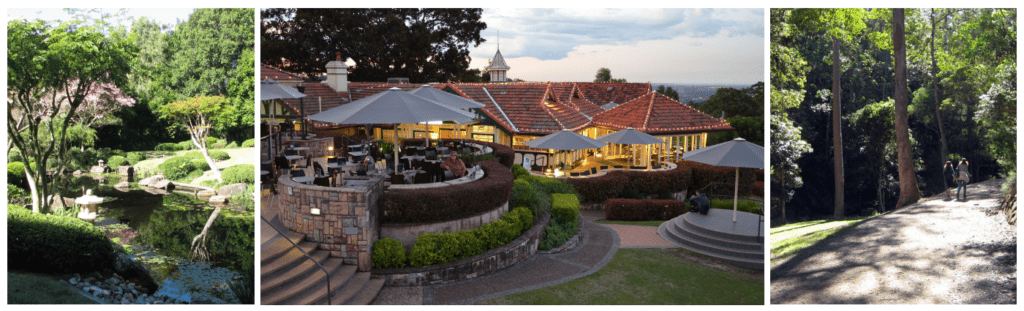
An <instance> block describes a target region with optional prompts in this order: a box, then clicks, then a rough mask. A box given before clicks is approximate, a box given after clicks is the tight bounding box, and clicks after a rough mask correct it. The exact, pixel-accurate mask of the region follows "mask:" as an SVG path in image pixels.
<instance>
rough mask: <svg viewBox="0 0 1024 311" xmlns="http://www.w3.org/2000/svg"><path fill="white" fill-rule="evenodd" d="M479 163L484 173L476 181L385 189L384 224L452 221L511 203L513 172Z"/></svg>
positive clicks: (488, 163) (383, 198)
mask: <svg viewBox="0 0 1024 311" xmlns="http://www.w3.org/2000/svg"><path fill="white" fill-rule="evenodd" d="M479 165H480V167H481V168H482V169H483V170H484V173H485V175H484V177H483V178H481V179H480V180H477V181H473V182H469V183H465V184H460V185H454V186H446V187H438V188H426V189H401V190H399V189H392V190H390V191H387V192H385V193H384V195H383V196H382V197H381V199H380V202H379V207H380V220H381V223H384V224H388V223H391V224H396V223H432V222H442V221H449V220H454V219H461V218H466V217H469V216H473V215H478V214H481V213H484V212H487V211H491V210H494V209H495V208H497V207H499V206H501V205H503V204H505V202H508V201H509V197H510V195H511V193H512V171H511V170H509V169H508V168H507V167H504V166H502V165H501V164H499V163H498V162H497V161H495V160H490V161H484V162H480V163H479Z"/></svg>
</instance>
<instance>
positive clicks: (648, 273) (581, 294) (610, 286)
mask: <svg viewBox="0 0 1024 311" xmlns="http://www.w3.org/2000/svg"><path fill="white" fill-rule="evenodd" d="M682 252H683V251H682V250H681V249H622V248H620V249H619V250H618V252H616V253H615V257H614V258H613V259H612V261H611V262H609V263H608V265H606V266H604V268H601V270H598V271H597V272H596V273H594V274H591V275H589V276H586V277H583V278H579V279H576V280H572V281H569V282H566V283H562V284H559V285H555V286H551V287H545V288H541V289H536V290H532V291H528V292H523V293H518V294H514V295H509V296H505V297H500V298H495V299H492V300H488V301H487V302H485V303H487V304H503V305H725V304H749V305H759V304H762V303H764V279H762V278H756V277H751V276H747V275H742V274H738V273H733V272H728V271H723V270H720V269H715V268H711V267H706V266H703V265H700V264H697V263H694V262H691V261H688V260H684V259H681V258H679V257H677V256H678V255H683V254H681V253H682ZM677 253H678V254H677Z"/></svg>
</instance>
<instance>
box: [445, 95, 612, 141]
mask: <svg viewBox="0 0 1024 311" xmlns="http://www.w3.org/2000/svg"><path fill="white" fill-rule="evenodd" d="M447 86H450V87H451V88H452V89H453V90H455V91H456V92H457V93H459V94H460V95H463V96H464V97H467V98H469V99H472V100H475V101H477V102H480V103H482V104H484V105H485V106H486V107H484V108H482V109H481V111H482V112H483V113H484V114H486V115H487V116H488V117H490V118H491V119H493V120H495V122H496V123H498V125H500V126H501V127H503V128H505V129H506V130H508V131H509V132H512V133H519V134H536V135H546V134H550V133H554V132H557V131H560V130H563V129H569V130H572V131H577V130H580V129H582V128H584V127H586V126H588V125H589V124H590V119H589V118H587V116H586V115H585V114H583V113H581V111H580V109H579V108H577V107H578V106H583V105H587V104H589V105H591V106H593V104H590V103H589V102H586V101H584V100H582V99H578V100H577V101H564V100H559V96H560V94H562V97H563V98H566V99H568V98H569V95H570V93H569V92H567V91H566V90H572V89H573V87H572V83H538V82H517V83H452V84H448V85H447ZM485 88H486V90H487V92H484V89H485ZM488 93H490V97H488V96H487V94H488ZM563 93H564V94H563ZM491 98H494V102H497V104H498V106H495V105H494V102H492V101H491ZM499 107H500V109H499ZM594 108H597V109H600V108H599V107H596V106H595V107H594ZM590 111H593V109H590ZM502 112H504V113H502ZM506 116H507V119H506ZM510 122H511V123H510Z"/></svg>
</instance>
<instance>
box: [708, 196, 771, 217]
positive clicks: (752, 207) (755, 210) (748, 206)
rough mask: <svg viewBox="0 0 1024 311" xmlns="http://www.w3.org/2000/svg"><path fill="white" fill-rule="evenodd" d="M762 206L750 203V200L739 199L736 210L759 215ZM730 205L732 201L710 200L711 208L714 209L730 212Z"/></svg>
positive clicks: (754, 202) (757, 203) (759, 203)
mask: <svg viewBox="0 0 1024 311" xmlns="http://www.w3.org/2000/svg"><path fill="white" fill-rule="evenodd" d="M762 204H763V203H761V202H758V201H751V200H747V199H739V201H738V202H736V210H738V211H741V212H747V213H751V214H759V215H760V214H761V213H762V212H763V211H762V210H761V205H762ZM732 205H733V200H732V199H714V200H711V208H714V209H724V210H731V209H732Z"/></svg>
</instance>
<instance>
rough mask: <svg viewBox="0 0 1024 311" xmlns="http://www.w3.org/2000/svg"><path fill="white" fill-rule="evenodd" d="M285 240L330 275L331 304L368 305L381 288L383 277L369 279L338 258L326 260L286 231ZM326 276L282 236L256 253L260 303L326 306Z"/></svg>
mask: <svg viewBox="0 0 1024 311" xmlns="http://www.w3.org/2000/svg"><path fill="white" fill-rule="evenodd" d="M288 238H289V239H291V240H292V241H295V242H296V244H297V245H298V247H299V248H302V250H305V251H306V252H307V253H309V255H310V256H312V257H313V259H315V260H317V261H318V262H320V264H321V265H323V267H324V269H327V271H328V272H329V273H330V284H331V293H330V295H331V303H332V304H335V305H342V304H345V305H367V304H370V302H372V301H373V299H374V298H375V297H377V293H378V292H380V289H381V287H383V286H384V279H383V278H372V277H371V275H370V272H358V271H356V266H352V265H344V264H342V260H341V258H334V257H330V256H328V255H329V252H328V251H325V250H318V249H317V248H316V243H313V242H307V241H304V240H303V236H302V234H300V233H296V232H290V231H289V232H288ZM327 277H328V276H327V275H325V274H324V271H323V270H320V268H318V267H317V266H316V265H315V264H313V262H311V261H309V260H308V259H307V258H306V256H305V255H303V254H302V252H301V251H299V249H298V248H296V247H295V246H293V245H292V243H291V242H288V240H286V239H285V238H283V237H279V238H277V240H276V241H273V242H269V245H268V244H264V246H263V247H262V249H261V250H260V278H261V282H260V283H261V284H260V304H263V305H313V304H327V295H328V293H327V281H326V280H327Z"/></svg>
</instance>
